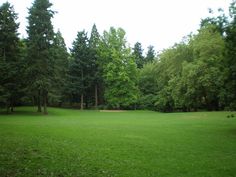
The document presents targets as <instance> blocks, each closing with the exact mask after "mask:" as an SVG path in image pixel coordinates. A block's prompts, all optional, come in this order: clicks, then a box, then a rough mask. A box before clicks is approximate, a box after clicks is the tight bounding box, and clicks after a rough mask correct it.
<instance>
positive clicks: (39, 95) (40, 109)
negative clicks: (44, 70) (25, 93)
mask: <svg viewBox="0 0 236 177" xmlns="http://www.w3.org/2000/svg"><path fill="white" fill-rule="evenodd" d="M38 112H42V107H41V94H40V90H38Z"/></svg>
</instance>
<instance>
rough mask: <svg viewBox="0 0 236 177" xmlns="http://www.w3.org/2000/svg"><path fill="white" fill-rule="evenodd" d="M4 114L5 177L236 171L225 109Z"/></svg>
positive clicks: (185, 176)
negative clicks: (215, 110)
mask: <svg viewBox="0 0 236 177" xmlns="http://www.w3.org/2000/svg"><path fill="white" fill-rule="evenodd" d="M16 110H17V111H16V113H14V114H12V115H4V114H0V176H1V177H5V176H16V177H21V176H22V177H23V176H24V177H25V176H32V177H35V176H51V177H70V176H71V177H77V176H81V177H84V176H88V177H95V176H101V177H109V176H114V177H115V176H119V177H148V176H153V177H158V176H160V177H163V176H170V177H191V176H195V177H203V176H204V177H208V176H209V177H210V176H212V177H228V176H236V118H227V115H228V114H229V113H227V112H208V113H207V112H197V113H171V114H167V113H157V112H149V111H129V112H119V113H118V112H116V113H115V112H99V111H78V110H66V109H55V108H50V109H49V115H48V116H42V115H39V114H37V113H35V109H34V108H17V109H16Z"/></svg>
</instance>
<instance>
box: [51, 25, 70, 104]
mask: <svg viewBox="0 0 236 177" xmlns="http://www.w3.org/2000/svg"><path fill="white" fill-rule="evenodd" d="M52 55H53V58H54V78H53V83H52V89H51V90H50V92H49V98H50V100H49V103H51V104H53V105H59V106H60V105H62V102H63V101H65V89H66V75H67V72H68V62H69V61H68V59H69V53H68V52H67V48H66V44H65V41H64V38H63V37H62V34H61V32H60V31H59V30H58V32H57V33H56V34H55V36H54V42H53V48H52Z"/></svg>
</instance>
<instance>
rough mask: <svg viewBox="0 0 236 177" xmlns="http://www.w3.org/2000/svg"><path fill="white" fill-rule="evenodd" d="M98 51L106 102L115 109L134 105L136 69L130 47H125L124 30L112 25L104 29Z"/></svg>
mask: <svg viewBox="0 0 236 177" xmlns="http://www.w3.org/2000/svg"><path fill="white" fill-rule="evenodd" d="M100 53H101V57H102V58H103V66H102V67H103V77H104V82H105V99H106V101H107V104H108V105H109V106H110V107H111V108H115V109H120V108H128V107H130V106H132V105H134V104H135V103H136V101H137V98H138V88H137V81H136V78H137V70H136V64H135V61H134V58H133V57H132V54H131V49H130V48H128V47H126V40H125V31H124V30H123V29H121V28H118V29H115V28H113V27H112V28H110V31H109V32H106V31H105V32H104V35H103V38H102V44H101V48H100Z"/></svg>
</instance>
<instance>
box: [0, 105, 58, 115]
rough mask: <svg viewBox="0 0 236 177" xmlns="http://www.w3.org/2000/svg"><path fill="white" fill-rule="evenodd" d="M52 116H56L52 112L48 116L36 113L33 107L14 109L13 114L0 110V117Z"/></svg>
mask: <svg viewBox="0 0 236 177" xmlns="http://www.w3.org/2000/svg"><path fill="white" fill-rule="evenodd" d="M1 115H3V116H9V117H11V116H18V115H19V116H48V115H49V116H52V115H56V113H54V112H51V111H50V112H49V113H48V115H45V114H43V112H37V110H36V109H35V108H34V107H16V108H15V110H14V112H11V113H7V111H6V109H0V116H1Z"/></svg>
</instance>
